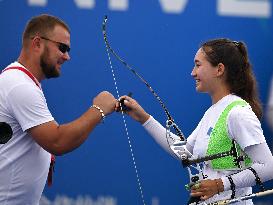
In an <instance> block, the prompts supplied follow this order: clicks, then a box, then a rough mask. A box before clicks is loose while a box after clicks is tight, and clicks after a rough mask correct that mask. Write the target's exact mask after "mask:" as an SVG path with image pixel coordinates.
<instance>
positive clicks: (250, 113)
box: [117, 39, 273, 204]
mask: <svg viewBox="0 0 273 205" xmlns="http://www.w3.org/2000/svg"><path fill="white" fill-rule="evenodd" d="M194 64H195V66H194V68H193V70H192V73H191V75H192V77H193V78H194V79H195V81H196V90H197V91H198V92H206V93H208V94H209V95H210V97H211V100H212V106H211V107H210V108H209V109H208V110H207V111H206V112H205V114H204V116H203V118H202V119H201V121H200V122H199V124H198V126H197V127H196V129H195V130H194V131H193V132H192V134H191V135H190V136H189V137H188V139H187V144H186V148H187V150H188V151H189V152H190V153H191V154H192V155H193V156H194V157H196V158H198V157H199V158H200V157H204V156H207V155H212V154H217V153H221V152H224V151H229V150H228V149H229V148H231V147H232V142H236V144H237V146H239V147H238V149H237V150H238V153H240V155H241V161H240V166H237V165H235V163H234V158H233V157H227V158H221V159H217V160H212V161H209V162H205V164H204V166H203V168H202V169H203V170H202V171H203V174H204V176H206V178H205V179H204V180H201V182H200V183H198V184H196V185H194V186H192V188H191V196H192V197H195V198H196V197H197V198H198V197H199V198H201V200H202V201H204V202H206V203H210V202H214V201H218V200H223V199H229V198H231V197H239V196H244V195H247V194H250V193H252V188H251V187H252V186H254V185H255V184H256V181H259V180H260V181H261V182H264V181H267V180H270V179H272V178H273V172H272V170H273V157H272V154H271V151H270V149H269V147H268V145H267V143H266V141H265V138H264V136H263V131H262V128H261V124H260V121H259V120H260V119H261V117H262V108H261V104H260V101H259V99H258V96H257V88H256V81H255V77H254V75H253V73H252V68H251V65H250V63H249V59H248V54H247V49H246V46H245V44H244V43H243V42H237V41H231V40H229V39H215V40H211V41H208V42H205V43H204V44H203V45H202V46H201V47H200V49H199V50H198V51H197V53H196V55H195V58H194ZM121 99H124V104H125V106H127V107H128V108H129V111H126V113H127V114H128V115H130V116H131V117H132V118H133V119H135V120H136V121H138V122H140V123H141V124H142V125H143V127H144V128H145V129H146V130H147V131H148V132H149V133H150V134H151V136H152V137H154V139H155V140H156V141H157V142H158V143H159V144H160V145H161V146H162V147H163V148H165V149H166V150H167V151H170V148H169V145H168V142H167V140H166V131H165V128H164V127H163V126H162V125H160V124H159V123H158V122H157V121H156V120H155V119H154V118H153V117H152V116H150V115H149V114H148V113H147V112H145V110H144V109H143V108H142V107H141V106H140V105H139V104H138V103H137V102H136V101H135V100H134V99H132V98H130V97H128V96H122V97H121ZM118 106H119V105H118V104H117V107H118ZM172 135H173V136H172V137H177V136H175V135H174V134H172ZM170 152H171V151H170ZM237 204H253V203H252V201H251V200H248V201H244V202H239V203H237Z"/></svg>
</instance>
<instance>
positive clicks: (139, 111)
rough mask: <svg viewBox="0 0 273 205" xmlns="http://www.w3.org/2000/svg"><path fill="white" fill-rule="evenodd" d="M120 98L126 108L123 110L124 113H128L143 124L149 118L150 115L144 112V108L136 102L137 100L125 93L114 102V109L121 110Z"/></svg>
mask: <svg viewBox="0 0 273 205" xmlns="http://www.w3.org/2000/svg"><path fill="white" fill-rule="evenodd" d="M122 99H123V100H124V101H123V102H124V105H125V106H126V107H127V109H126V110H125V111H123V112H125V113H126V114H128V115H129V116H130V117H132V118H133V119H134V120H136V121H138V122H140V123H141V124H143V123H144V122H146V121H147V120H148V119H149V117H150V115H149V114H148V113H146V112H145V110H144V109H143V108H142V107H141V106H140V105H139V104H138V102H137V101H136V100H134V99H133V98H131V97H129V96H126V95H124V96H121V97H120V98H119V100H118V102H117V103H116V108H115V110H116V111H121V108H120V107H121V106H120V100H122Z"/></svg>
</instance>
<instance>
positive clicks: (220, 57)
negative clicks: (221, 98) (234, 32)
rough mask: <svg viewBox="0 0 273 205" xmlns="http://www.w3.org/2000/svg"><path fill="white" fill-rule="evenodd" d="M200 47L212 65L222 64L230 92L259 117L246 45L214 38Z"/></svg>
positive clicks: (254, 83)
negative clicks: (244, 102)
mask: <svg viewBox="0 0 273 205" xmlns="http://www.w3.org/2000/svg"><path fill="white" fill-rule="evenodd" d="M201 48H202V50H203V51H204V52H205V53H206V59H207V60H208V61H209V62H210V63H211V64H212V65H213V66H217V65H218V64H219V63H222V64H224V66H225V68H226V69H225V72H226V82H227V84H228V86H229V88H230V92H231V93H234V94H236V95H238V96H240V97H241V98H242V99H244V100H245V101H246V102H248V103H249V104H250V106H251V107H252V110H253V111H254V113H255V114H256V116H257V117H258V118H259V119H261V118H262V106H261V102H260V100H259V97H258V91H257V83H256V79H255V76H254V74H253V71H252V67H251V64H250V62H249V59H248V54H247V48H246V45H245V44H244V43H243V42H238V41H231V40H229V39H214V40H210V41H207V42H205V43H203V44H202V46H201Z"/></svg>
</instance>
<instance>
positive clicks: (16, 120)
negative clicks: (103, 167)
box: [0, 62, 54, 205]
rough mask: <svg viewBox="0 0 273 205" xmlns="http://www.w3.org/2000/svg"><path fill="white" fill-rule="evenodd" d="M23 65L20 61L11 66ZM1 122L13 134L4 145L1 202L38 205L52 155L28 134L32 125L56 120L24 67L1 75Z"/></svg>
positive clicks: (0, 152) (0, 164) (0, 157)
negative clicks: (5, 124) (4, 123)
mask: <svg viewBox="0 0 273 205" xmlns="http://www.w3.org/2000/svg"><path fill="white" fill-rule="evenodd" d="M17 66H19V67H23V66H22V65H21V64H19V63H18V62H14V63H12V64H10V65H9V66H8V67H17ZM0 102H1V103H0V122H6V123H8V124H9V125H10V126H11V128H12V130H13V136H12V138H11V139H10V141H8V142H7V143H6V144H2V145H0V204H1V205H38V204H39V200H40V198H41V194H42V191H43V189H44V186H45V182H46V179H47V175H48V170H49V165H50V159H51V155H50V153H48V152H47V151H45V150H44V149H43V148H42V147H41V146H40V145H38V144H37V143H36V142H35V141H34V140H33V138H32V137H31V136H30V135H29V134H28V132H27V130H28V129H29V128H32V127H35V126H37V125H40V124H43V123H46V122H49V121H52V120H54V119H53V117H52V115H51V113H50V111H49V110H48V107H47V103H46V99H45V97H44V94H43V92H42V90H41V89H40V88H39V87H38V86H37V85H36V84H35V83H34V81H33V80H32V79H31V78H30V77H29V76H28V75H26V74H25V73H24V72H22V71H20V70H7V71H5V72H3V73H2V74H1V75H0Z"/></svg>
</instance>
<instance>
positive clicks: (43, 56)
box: [0, 14, 116, 205]
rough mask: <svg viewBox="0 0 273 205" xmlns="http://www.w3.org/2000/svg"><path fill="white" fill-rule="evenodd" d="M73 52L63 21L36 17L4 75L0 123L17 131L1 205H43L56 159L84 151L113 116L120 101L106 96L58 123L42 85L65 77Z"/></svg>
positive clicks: (5, 150) (6, 146)
mask: <svg viewBox="0 0 273 205" xmlns="http://www.w3.org/2000/svg"><path fill="white" fill-rule="evenodd" d="M69 50H70V31H69V28H68V26H67V25H66V24H65V23H64V22H63V21H61V20H60V19H58V18H56V17H54V16H50V15H45V14H44V15H40V16H37V17H34V18H32V19H31V20H30V21H29V22H28V24H27V26H26V28H25V31H24V34H23V46H22V50H21V53H20V56H19V58H18V60H17V61H16V62H14V63H12V64H10V65H9V66H8V67H7V68H5V69H4V70H3V71H2V74H1V75H0V102H1V103H0V122H3V123H4V124H5V125H9V126H10V127H11V128H12V132H13V135H12V138H11V139H10V140H9V141H7V142H6V143H3V144H0V204H9V205H37V204H39V200H40V197H41V194H42V191H43V188H44V185H45V182H46V179H47V176H48V173H50V172H49V167H50V162H51V159H52V156H53V155H62V154H64V153H67V152H70V151H72V150H74V149H75V148H77V147H78V146H80V145H81V144H82V143H83V142H84V141H85V140H86V138H87V137H88V135H89V133H90V132H91V131H92V130H93V129H94V128H95V126H96V125H97V124H99V123H100V122H101V120H103V118H104V117H105V116H106V115H108V114H110V113H112V112H113V111H114V108H115V103H116V100H115V98H114V97H113V96H112V95H111V94H110V93H108V92H106V91H104V92H101V93H100V94H99V95H98V96H96V97H95V98H94V99H93V106H91V108H90V109H88V110H87V111H86V112H85V113H84V114H83V115H82V116H80V117H79V118H78V119H76V120H74V121H72V122H70V123H67V124H63V125H58V123H57V122H56V121H54V118H53V117H52V115H51V113H50V111H49V110H48V107H47V104H46V100H45V97H44V95H43V92H42V89H41V85H40V83H41V81H42V80H44V79H46V78H54V77H58V76H59V75H60V73H61V65H62V64H63V63H64V62H65V61H67V60H69V59H70V56H69V53H68V52H69ZM51 154H53V155H51ZM49 176H50V175H49Z"/></svg>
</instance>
